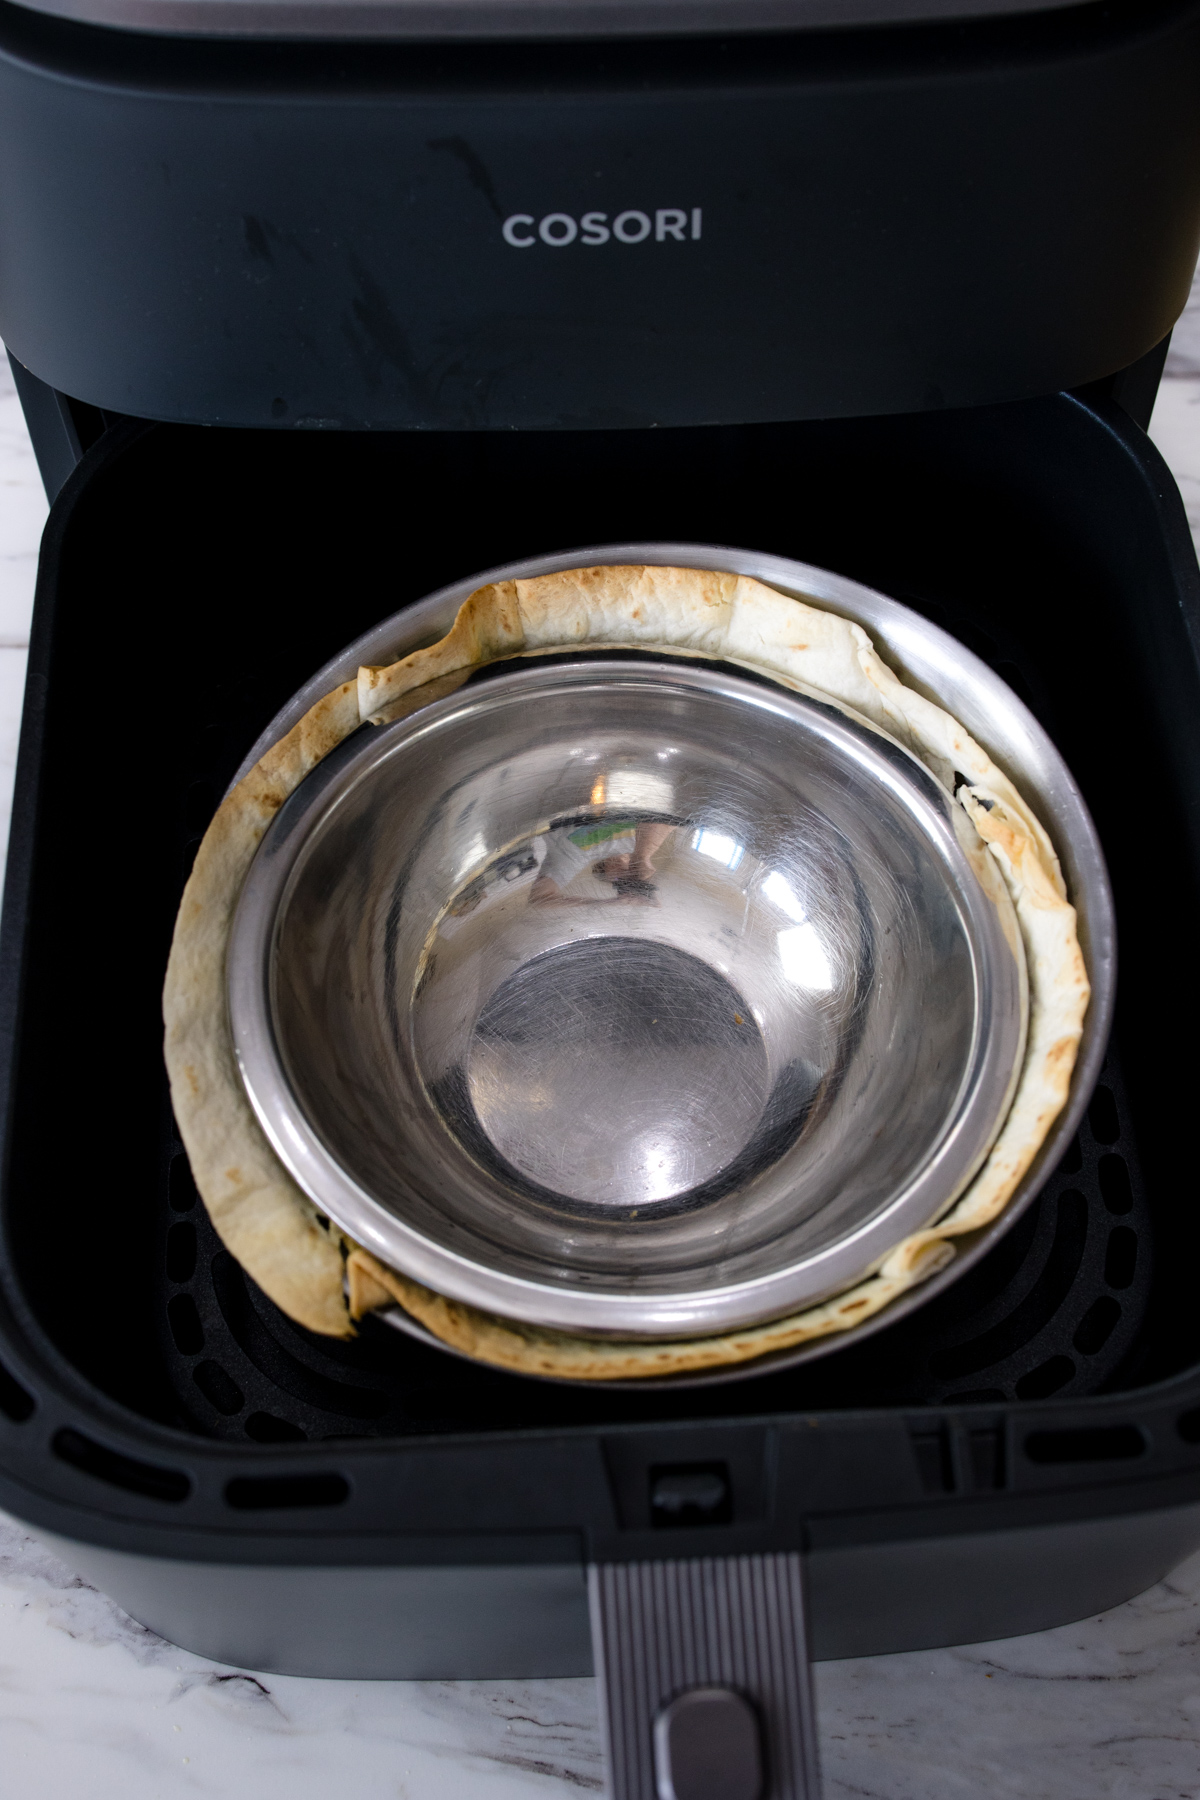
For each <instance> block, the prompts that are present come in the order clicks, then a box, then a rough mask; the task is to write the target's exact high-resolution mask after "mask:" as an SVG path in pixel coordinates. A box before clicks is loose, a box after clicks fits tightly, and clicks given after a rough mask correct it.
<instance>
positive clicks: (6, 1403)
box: [0, 1363, 35, 1425]
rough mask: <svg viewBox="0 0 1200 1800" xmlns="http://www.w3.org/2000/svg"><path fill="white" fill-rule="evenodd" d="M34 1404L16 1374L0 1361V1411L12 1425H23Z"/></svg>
mask: <svg viewBox="0 0 1200 1800" xmlns="http://www.w3.org/2000/svg"><path fill="white" fill-rule="evenodd" d="M34 1405H35V1401H34V1398H33V1395H32V1394H27V1393H26V1391H25V1389H24V1388H23V1387H22V1386H21V1384H20V1382H19V1381H18V1380H17V1378H16V1376H15V1375H10V1374H9V1372H8V1370H7V1369H6V1368H5V1367H4V1364H3V1363H0V1413H3V1414H4V1416H5V1418H6V1419H11V1420H12V1422H13V1424H14V1425H23V1424H24V1423H25V1421H26V1419H28V1418H30V1417H31V1416H32V1414H33V1409H34Z"/></svg>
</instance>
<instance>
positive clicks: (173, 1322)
mask: <svg viewBox="0 0 1200 1800" xmlns="http://www.w3.org/2000/svg"><path fill="white" fill-rule="evenodd" d="M167 1323H168V1325H169V1326H170V1327H171V1336H172V1337H173V1338H174V1339H175V1348H176V1349H177V1350H178V1352H179V1354H180V1356H195V1355H197V1353H198V1352H199V1351H201V1350H203V1348H204V1327H203V1325H201V1323H200V1314H199V1313H198V1312H197V1311H196V1302H195V1301H194V1300H193V1299H192V1296H191V1295H190V1294H176V1295H175V1297H174V1299H172V1300H168V1301H167Z"/></svg>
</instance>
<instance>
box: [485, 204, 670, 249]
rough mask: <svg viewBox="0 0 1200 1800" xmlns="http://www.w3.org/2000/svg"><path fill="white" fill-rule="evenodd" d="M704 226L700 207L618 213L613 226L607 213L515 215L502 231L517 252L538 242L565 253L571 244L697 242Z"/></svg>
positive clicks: (508, 220)
mask: <svg viewBox="0 0 1200 1800" xmlns="http://www.w3.org/2000/svg"><path fill="white" fill-rule="evenodd" d="M701 223H702V221H701V208H700V207H698V206H693V207H692V208H691V210H690V212H685V211H684V209H683V208H682V207H679V206H660V207H659V208H658V210H657V211H656V212H654V213H648V212H637V211H631V212H622V213H618V214H617V216H616V218H615V219H613V220H612V222H611V224H610V222H609V216H608V214H607V213H602V212H585V213H584V214H583V216H582V217H581V218H579V219H573V218H572V217H571V214H570V213H562V212H553V213H547V214H546V216H545V218H544V219H535V218H534V215H533V214H532V213H512V214H511V215H510V216H509V217H508V218H507V219H505V221H504V224H503V225H502V226H501V227H500V229H501V231H502V232H503V233H504V241H505V243H506V244H511V245H512V247H513V249H514V250H529V249H531V248H532V246H533V245H534V244H537V243H542V244H549V246H550V248H551V249H552V250H565V249H566V247H567V245H568V244H576V243H578V244H610V243H617V244H644V243H646V241H647V240H648V239H650V238H653V241H654V242H655V243H656V244H667V243H676V244H683V243H687V242H688V241H689V240H690V241H691V242H692V243H695V241H696V239H697V238H698V237H699V236H700V226H701Z"/></svg>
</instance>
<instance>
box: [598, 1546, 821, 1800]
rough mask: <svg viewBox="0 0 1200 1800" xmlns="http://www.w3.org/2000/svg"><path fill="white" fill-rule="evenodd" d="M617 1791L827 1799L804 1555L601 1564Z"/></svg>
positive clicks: (622, 1796)
mask: <svg viewBox="0 0 1200 1800" xmlns="http://www.w3.org/2000/svg"><path fill="white" fill-rule="evenodd" d="M588 1597H589V1601H590V1606H591V1618H592V1643H593V1647H594V1650H595V1660H596V1676H597V1679H598V1681H599V1684H600V1720H601V1731H602V1735H603V1739H604V1750H605V1757H606V1760H607V1766H608V1794H609V1800H819V1793H820V1784H819V1778H818V1774H817V1755H816V1726H815V1716H814V1711H813V1700H812V1683H811V1676H810V1669H809V1656H808V1639H807V1632H806V1627H805V1615H804V1589H803V1583H802V1579H801V1565H800V1557H799V1556H798V1555H797V1554H795V1553H794V1552H780V1553H778V1554H773V1555H766V1556H702V1557H688V1558H681V1559H678V1560H669V1561H662V1562H628V1563H594V1564H592V1566H591V1567H590V1568H589V1570H588Z"/></svg>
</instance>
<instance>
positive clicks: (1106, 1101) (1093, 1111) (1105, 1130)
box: [1088, 1087, 1121, 1144]
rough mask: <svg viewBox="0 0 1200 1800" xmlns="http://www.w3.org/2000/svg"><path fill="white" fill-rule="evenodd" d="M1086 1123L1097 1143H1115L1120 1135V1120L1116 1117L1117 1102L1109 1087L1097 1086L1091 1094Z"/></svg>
mask: <svg viewBox="0 0 1200 1800" xmlns="http://www.w3.org/2000/svg"><path fill="white" fill-rule="evenodd" d="M1088 1124H1089V1125H1090V1126H1091V1128H1092V1136H1093V1137H1094V1138H1095V1140H1096V1142H1097V1143H1098V1144H1115V1143H1116V1141H1117V1139H1118V1138H1119V1137H1120V1135H1121V1121H1120V1119H1119V1118H1118V1117H1117V1103H1116V1101H1115V1100H1114V1099H1113V1091H1112V1089H1111V1088H1107V1087H1098V1088H1097V1089H1096V1091H1095V1093H1094V1094H1093V1095H1092V1103H1091V1105H1090V1106H1089V1107H1088Z"/></svg>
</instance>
